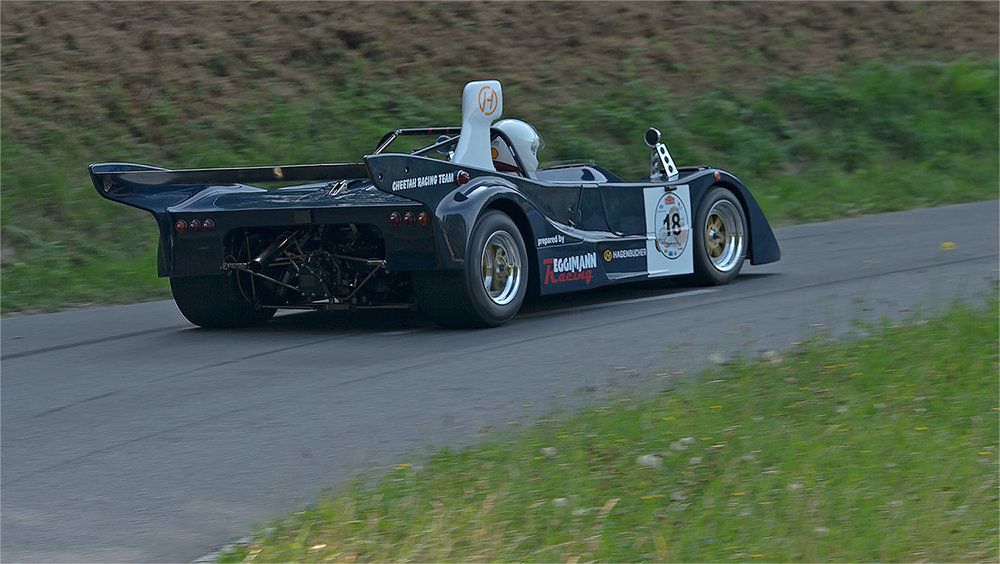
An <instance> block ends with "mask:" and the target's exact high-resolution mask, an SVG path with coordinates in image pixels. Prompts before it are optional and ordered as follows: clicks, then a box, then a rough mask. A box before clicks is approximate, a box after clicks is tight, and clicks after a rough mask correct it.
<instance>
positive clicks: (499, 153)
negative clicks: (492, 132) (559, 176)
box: [492, 119, 545, 175]
mask: <svg viewBox="0 0 1000 564" xmlns="http://www.w3.org/2000/svg"><path fill="white" fill-rule="evenodd" d="M493 127H494V128H495V129H499V130H500V131H502V132H503V134H504V135H506V136H507V138H508V139H510V143H511V145H512V146H513V149H514V151H515V152H516V153H517V156H518V157H520V158H521V164H523V165H524V171H525V172H527V173H528V174H529V175H534V173H535V170H537V169H538V151H541V150H542V149H543V148H545V140H543V139H542V136H541V135H539V134H538V132H537V131H535V128H534V127H532V126H531V124H529V123H526V122H523V121H521V120H519V119H504V120H500V121H498V122H496V123H495V124H493ZM492 153H493V166H495V167H496V169H497V170H498V171H501V172H515V173H516V172H520V171H521V169H520V167H518V164H517V159H516V158H515V157H514V154H513V153H512V152H511V147H508V146H507V143H506V142H505V141H504V139H503V137H501V136H499V135H497V136H496V137H494V138H493V143H492Z"/></svg>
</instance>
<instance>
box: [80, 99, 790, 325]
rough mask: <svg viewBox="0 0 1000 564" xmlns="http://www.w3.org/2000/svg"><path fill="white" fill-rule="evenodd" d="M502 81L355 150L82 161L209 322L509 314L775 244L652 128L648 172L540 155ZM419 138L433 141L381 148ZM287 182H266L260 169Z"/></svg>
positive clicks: (192, 313)
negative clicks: (213, 164) (286, 158)
mask: <svg viewBox="0 0 1000 564" xmlns="http://www.w3.org/2000/svg"><path fill="white" fill-rule="evenodd" d="M502 113H503V97H502V91H501V87H500V83H499V82H497V81H492V80H491V81H479V82H471V83H469V84H467V85H466V86H465V90H464V94H463V99H462V126H461V127H460V128H458V127H427V128H418V129H399V130H396V131H392V132H390V133H388V134H386V136H385V137H383V139H382V140H381V142H380V143H379V144H378V147H377V148H376V150H375V151H374V152H373V153H372V154H370V155H366V156H365V157H364V162H363V163H351V164H320V165H296V166H274V167H271V166H268V167H250V168H231V169H200V170H167V169H163V168H159V167H152V166H147V165H139V164H129V163H104V164H94V165H91V166H90V174H91V178H92V179H93V182H94V186H95V187H96V188H97V191H98V193H100V194H101V196H103V197H105V198H108V199H110V200H113V201H116V202H121V203H124V204H127V205H130V206H134V207H137V208H140V209H143V210H146V211H148V212H150V213H152V214H153V216H154V217H155V218H156V221H157V223H158V225H159V229H160V243H159V252H158V270H159V275H160V276H161V277H170V287H171V290H172V291H173V295H174V300H175V301H176V302H177V306H178V308H179V309H180V311H181V313H183V314H184V316H185V317H186V318H187V319H188V320H189V321H191V322H192V323H194V324H195V325H200V326H202V327H209V328H234V327H248V326H254V325H261V324H264V323H266V322H267V321H268V320H269V319H270V318H271V317H272V316H273V315H274V312H275V311H276V310H277V309H282V308H288V309H314V310H335V309H365V308H420V309H421V310H423V311H424V312H426V314H427V315H428V316H429V317H430V318H431V319H432V320H433V321H434V322H436V323H438V324H439V325H442V326H446V327H487V326H497V325H501V324H503V323H506V322H507V321H509V320H510V319H511V318H512V317H514V315H515V314H516V313H517V311H518V309H519V308H520V307H521V304H522V302H523V301H524V298H525V296H526V295H527V293H528V292H532V293H533V294H543V295H544V294H556V293H561V292H570V291H574V290H585V289H588V288H595V287H598V286H602V285H605V284H612V283H619V282H629V281H637V280H647V279H652V278H661V277H670V276H677V277H682V279H683V281H685V282H688V283H691V284H694V285H716V284H725V283H726V282H729V281H730V280H732V279H733V278H734V277H736V275H737V274H738V273H739V271H740V268H741V267H742V265H743V262H744V260H746V259H749V260H750V262H751V264H764V263H768V262H773V261H776V260H778V259H779V258H780V256H781V252H780V250H779V248H778V244H777V241H776V240H775V238H774V234H773V233H772V231H771V228H770V226H769V225H768V222H767V219H766V218H765V217H764V214H763V213H762V212H761V210H760V207H759V206H758V205H757V202H756V201H755V200H754V198H753V196H752V195H751V194H750V192H749V190H747V188H746V187H745V186H744V185H743V184H742V183H741V182H740V181H739V180H738V179H737V178H736V177H735V176H733V175H732V174H730V173H728V172H726V171H724V170H721V169H718V168H713V167H708V166H698V167H681V168H678V167H676V166H675V165H674V162H673V160H672V159H671V157H670V153H669V152H668V151H667V148H666V147H665V146H664V144H663V143H661V142H660V133H659V131H657V130H655V129H653V128H650V129H649V130H648V131H647V132H646V134H645V141H646V143H647V144H648V145H650V146H651V147H652V148H653V150H652V158H651V170H650V175H649V177H647V178H645V179H642V180H639V181H636V182H625V181H623V180H621V179H620V178H618V177H617V176H615V175H614V174H612V173H610V172H608V171H607V170H605V169H603V168H601V167H600V166H597V165H594V164H589V163H588V164H574V165H563V166H556V167H550V168H541V169H540V168H538V151H539V150H541V148H542V147H543V143H542V140H541V136H539V135H538V133H537V132H536V131H535V130H534V128H533V127H532V126H531V125H529V124H527V123H525V122H522V121H518V120H511V119H507V120H501V121H499V122H496V123H494V122H495V121H496V120H498V119H499V118H500V116H501V115H502ZM416 136H421V137H423V138H428V142H425V143H428V144H426V146H423V147H420V148H418V149H415V150H413V151H407V152H404V153H390V152H386V149H387V148H388V147H389V146H390V145H392V144H394V143H398V142H401V141H403V140H407V141H410V142H411V143H412V142H413V141H414V140H415V139H417V138H418V137H416ZM266 183H283V184H285V185H288V184H296V185H291V186H285V187H281V188H275V189H271V190H265V189H262V188H259V187H255V186H253V185H255V184H266Z"/></svg>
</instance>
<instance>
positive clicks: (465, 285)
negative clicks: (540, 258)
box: [413, 211, 528, 327]
mask: <svg viewBox="0 0 1000 564" xmlns="http://www.w3.org/2000/svg"><path fill="white" fill-rule="evenodd" d="M413 289H414V294H415V297H416V300H417V303H418V304H419V305H420V307H421V309H423V310H424V312H425V313H426V314H427V316H428V317H430V318H431V320H432V321H434V322H435V323H437V324H438V325H441V326H443V327H496V326H498V325H503V324H504V323H506V322H508V321H510V319H511V318H512V317H514V315H515V314H517V311H518V310H519V309H521V304H522V303H523V302H524V296H525V293H526V292H527V289H528V253H527V251H526V250H525V246H524V240H523V239H522V237H521V233H520V231H518V229H517V226H516V225H514V222H513V221H512V220H511V219H510V217H508V216H507V215H506V214H504V213H502V212H499V211H488V212H486V213H485V214H483V216H482V217H480V218H479V221H477V222H476V226H475V228H474V229H473V232H472V238H471V240H470V243H469V258H468V261H467V263H466V268H465V270H455V271H421V272H414V273H413Z"/></svg>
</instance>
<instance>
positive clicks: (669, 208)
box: [654, 194, 691, 259]
mask: <svg viewBox="0 0 1000 564" xmlns="http://www.w3.org/2000/svg"><path fill="white" fill-rule="evenodd" d="M654 221H655V225H656V250H658V251H660V252H661V253H663V256H665V257H667V258H668V259H675V258H677V257H679V256H681V254H683V253H684V249H685V248H687V243H688V239H689V238H690V237H689V236H688V234H689V233H690V231H691V224H690V222H689V217H688V213H687V208H686V207H685V206H684V201H683V200H681V199H680V198H679V197H677V196H676V195H674V194H664V195H663V197H662V198H660V201H659V202H657V204H656V214H655V215H654Z"/></svg>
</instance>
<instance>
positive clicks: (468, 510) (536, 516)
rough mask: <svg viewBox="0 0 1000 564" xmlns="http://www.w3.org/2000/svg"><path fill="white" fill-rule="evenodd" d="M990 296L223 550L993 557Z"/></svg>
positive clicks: (712, 379)
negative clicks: (976, 303) (979, 305)
mask: <svg viewBox="0 0 1000 564" xmlns="http://www.w3.org/2000/svg"><path fill="white" fill-rule="evenodd" d="M985 305H986V307H985V308H982V310H981V311H976V309H973V308H969V307H966V306H956V307H954V308H953V309H952V310H951V311H949V312H947V313H946V314H944V315H943V316H941V317H935V318H920V317H914V318H911V319H909V320H908V321H906V322H904V323H899V324H895V325H890V324H888V323H885V324H882V325H881V326H875V327H871V328H869V329H870V331H869V334H870V335H871V336H870V337H868V338H866V339H864V340H860V341H856V342H833V341H827V340H823V339H819V338H817V339H815V340H814V341H811V342H809V343H807V344H805V345H802V346H801V347H800V349H799V350H794V351H788V352H787V355H786V356H785V357H784V358H779V359H774V360H772V361H769V362H762V363H757V364H736V365H731V366H727V367H725V368H724V369H722V370H718V371H715V372H710V373H708V374H705V375H703V376H702V377H699V378H695V379H692V380H690V381H688V382H687V383H683V384H677V385H671V383H670V381H671V380H670V379H669V378H665V379H664V380H663V383H662V385H661V387H660V390H661V391H660V393H659V394H655V395H653V396H652V397H649V396H648V395H646V397H621V398H617V399H613V400H610V401H608V402H607V403H605V404H601V405H596V406H593V407H592V408H590V409H586V410H584V411H582V412H580V413H575V414H547V415H545V416H543V417H542V418H541V419H540V420H538V421H536V422H534V423H533V424H529V425H527V428H526V429H525V430H524V431H523V432H521V433H517V434H513V435H508V436H505V437H502V438H499V439H496V440H494V441H492V442H489V443H487V444H483V445H480V446H477V447H472V448H469V449H467V450H463V451H459V452H452V451H448V450H445V451H442V452H440V453H438V454H436V455H433V456H431V457H430V458H429V459H427V460H425V461H420V462H416V461H415V463H414V462H411V463H404V464H399V465H397V466H395V467H393V468H391V469H386V472H387V473H386V475H385V476H384V477H382V478H380V479H373V480H371V481H366V480H361V481H358V482H357V483H355V484H353V485H351V486H349V487H347V488H346V489H344V490H343V491H341V492H340V494H339V495H337V496H336V497H331V498H325V499H321V500H320V501H319V502H317V503H315V504H312V505H309V506H307V507H304V508H302V509H301V510H300V511H298V512H296V513H295V514H294V515H292V516H289V517H288V518H287V519H282V520H280V521H276V522H273V523H270V524H269V525H268V526H267V527H265V528H262V529H261V530H260V531H259V533H258V534H257V536H256V537H255V538H254V540H253V542H251V543H250V544H248V545H247V546H243V547H240V548H238V549H236V550H234V552H233V553H232V554H230V555H228V556H227V557H225V558H223V559H222V561H226V562H238V561H247V560H251V559H255V560H256V561H257V562H284V561H309V562H319V561H334V562H366V561H367V562H370V561H490V562H494V561H526V562H577V561H594V560H597V561H608V562H650V561H661V562H663V561H677V562H723V561H733V560H735V561H747V562H753V561H767V562H796V561H798V562H802V561H807V562H872V561H889V562H914V561H931V562H960V561H961V562H966V561H968V562H980V561H996V559H997V557H998V554H1000V552H998V545H1000V541H998V538H997V534H996V532H997V529H998V527H1000V518H998V517H1000V511H998V505H997V502H998V498H997V488H998V485H1000V482H998V478H997V466H998V461H1000V458H998V450H997V449H998V438H1000V437H998V414H1000V411H998V410H1000V407H998V405H997V397H998V393H1000V388H998V383H997V371H998V369H1000V363H998V362H1000V357H998V352H1000V350H998V347H1000V343H998V334H1000V327H998V318H1000V311H998V308H997V301H996V299H995V298H992V299H991V300H990V301H989V302H988V303H987V304H985ZM644 395H645V394H644Z"/></svg>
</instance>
